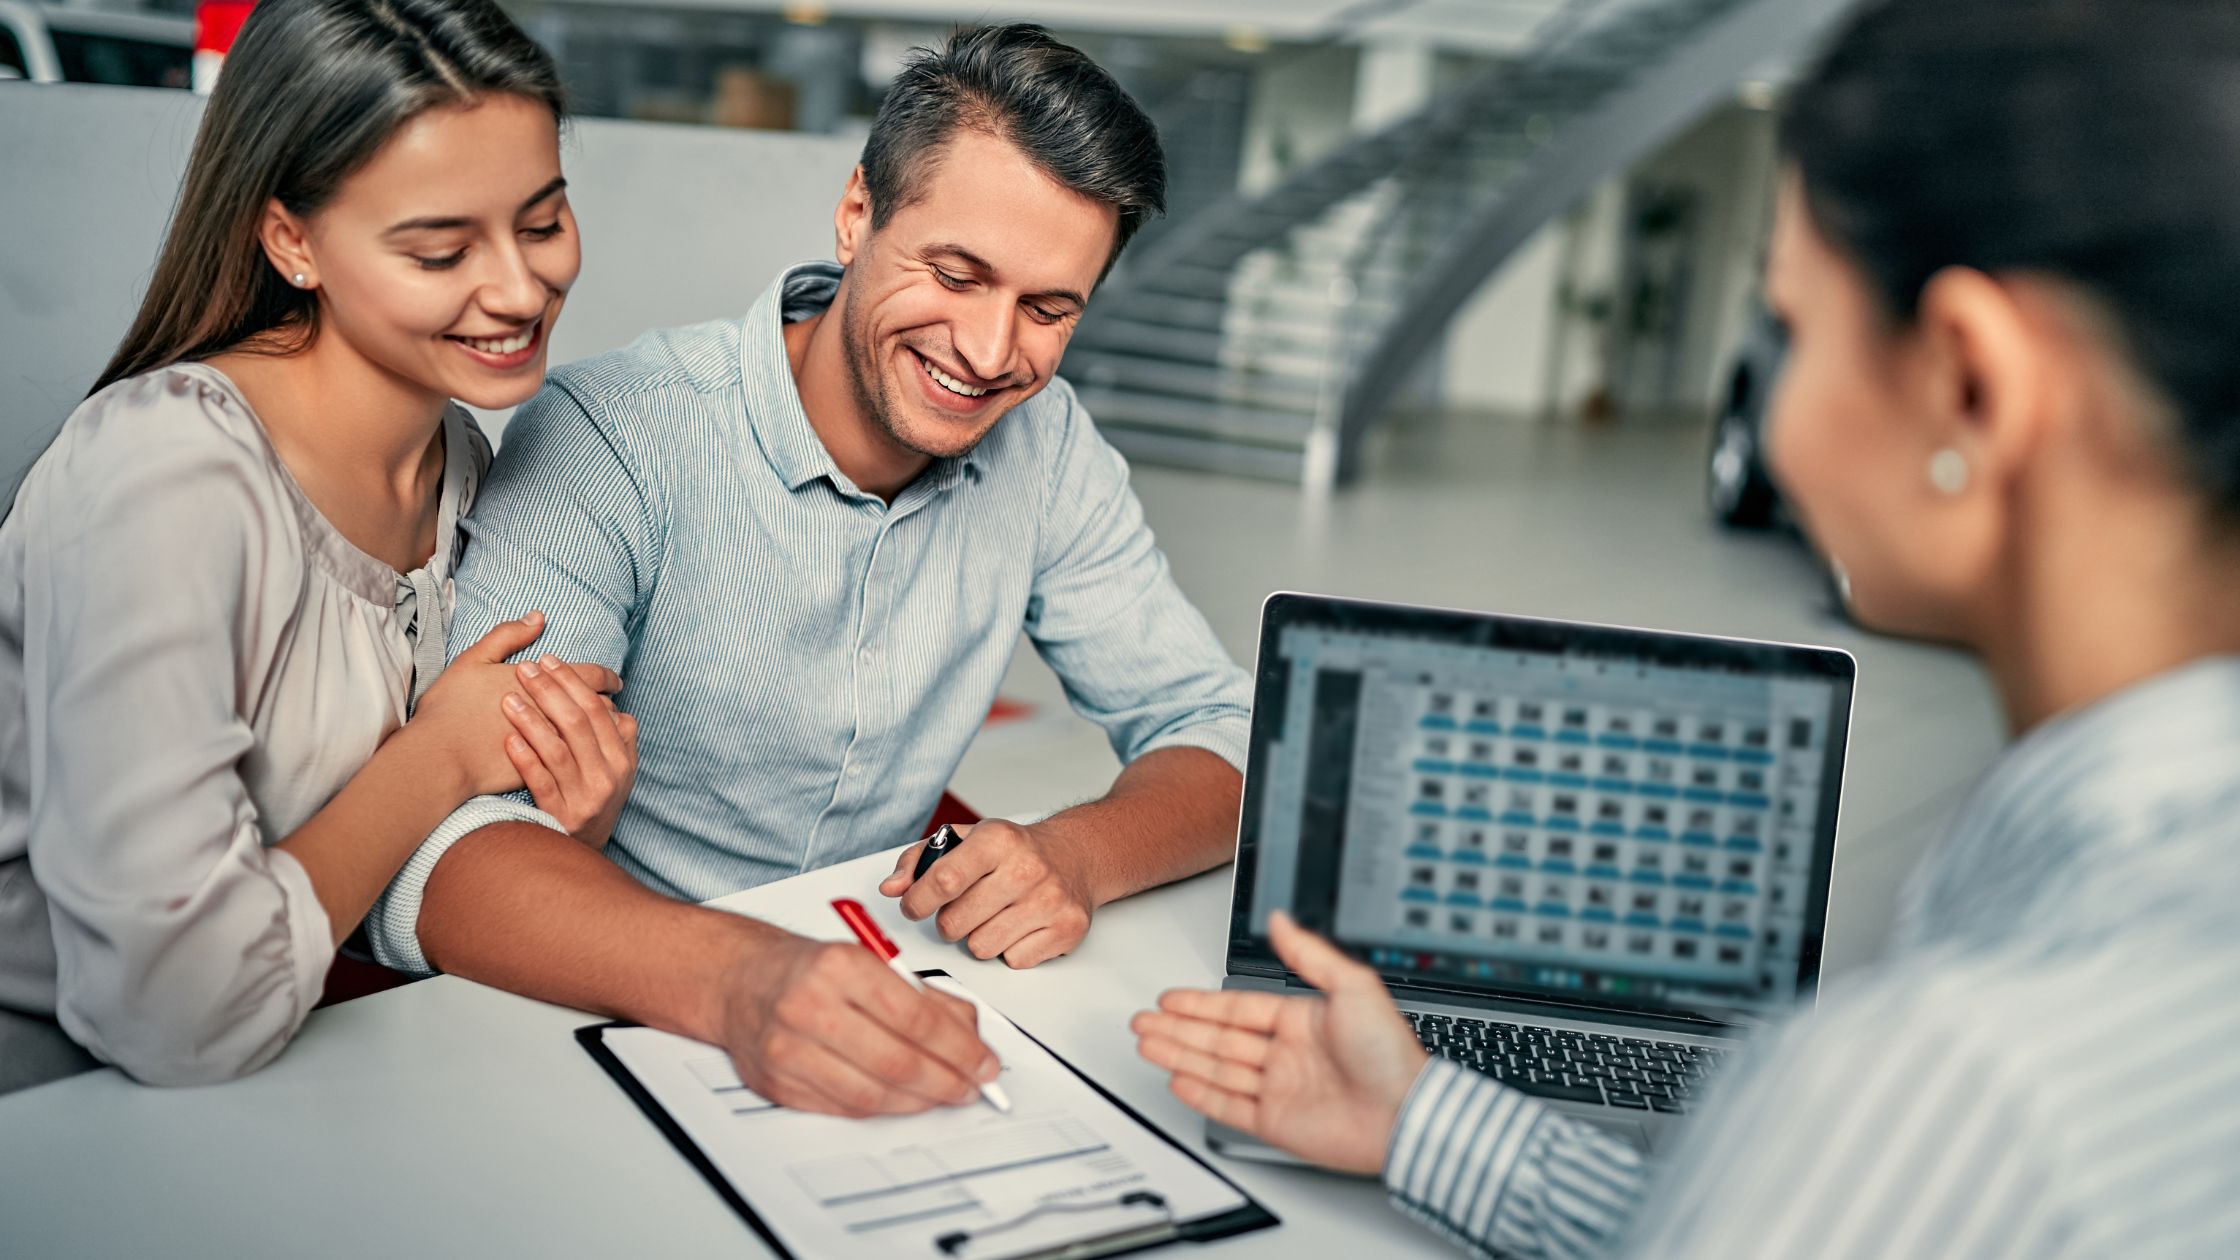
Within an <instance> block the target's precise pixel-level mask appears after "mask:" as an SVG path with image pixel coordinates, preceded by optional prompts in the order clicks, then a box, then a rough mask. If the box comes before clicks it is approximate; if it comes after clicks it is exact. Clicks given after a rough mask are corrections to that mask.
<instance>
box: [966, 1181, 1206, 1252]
mask: <svg viewBox="0 0 2240 1260" xmlns="http://www.w3.org/2000/svg"><path fill="white" fill-rule="evenodd" d="M1128 1207H1147V1208H1151V1209H1154V1210H1155V1211H1157V1212H1158V1213H1159V1219H1158V1220H1156V1221H1148V1222H1145V1223H1144V1224H1141V1225H1124V1226H1122V1227H1120V1228H1119V1229H1116V1230H1114V1231H1112V1232H1111V1233H1109V1234H1100V1235H1098V1236H1097V1237H1095V1238H1076V1239H1073V1240H1071V1241H1069V1242H1062V1243H1054V1244H1052V1245H1051V1246H1049V1247H1046V1248H1043V1249H1042V1250H1040V1251H1030V1252H1024V1253H1021V1254H1019V1255H1017V1256H1012V1257H1009V1258H1008V1260H1081V1258H1083V1257H1088V1256H1103V1255H1111V1254H1113V1253H1115V1252H1121V1251H1133V1250H1135V1249H1136V1248H1138V1247H1145V1246H1150V1245H1152V1244H1154V1243H1162V1242H1167V1241H1169V1240H1171V1239H1173V1238H1175V1237H1177V1236H1178V1234H1179V1231H1178V1229H1177V1228H1176V1226H1175V1220H1174V1209H1173V1208H1172V1207H1170V1206H1169V1205H1168V1204H1167V1200H1166V1196H1164V1195H1161V1194H1157V1193H1155V1192H1153V1191H1150V1190H1130V1191H1128V1192H1127V1193H1125V1194H1123V1195H1121V1196H1119V1197H1118V1198H1114V1199H1101V1200H1098V1201H1096V1202H1093V1203H1039V1204H1036V1205H1035V1206H1034V1207H1033V1208H1032V1209H1030V1210H1029V1211H1027V1212H1025V1213H1023V1214H1021V1215H1019V1216H1015V1217H1013V1218H1012V1219H1010V1220H1008V1221H1005V1222H1003V1223H1002V1224H1000V1225H990V1226H987V1227H985V1228H982V1229H978V1230H970V1229H958V1230H951V1231H950V1232H949V1233H946V1234H943V1235H941V1236H940V1237H938V1238H936V1239H934V1240H933V1245H934V1246H935V1247H937V1248H939V1249H940V1251H941V1254H942V1255H944V1256H954V1255H956V1254H957V1253H958V1252H960V1251H962V1250H964V1249H965V1248H966V1247H969V1246H971V1245H972V1244H973V1243H976V1242H986V1241H987V1240H988V1239H990V1238H992V1237H994V1236H995V1235H997V1234H1002V1233H1007V1232H1009V1231H1011V1230H1014V1229H1017V1228H1019V1227H1020V1226H1021V1225H1024V1224H1026V1223H1027V1222H1029V1221H1035V1220H1040V1219H1042V1218H1043V1217H1045V1216H1054V1215H1057V1214H1059V1213H1064V1212H1104V1211H1109V1210H1111V1209H1113V1208H1128Z"/></svg>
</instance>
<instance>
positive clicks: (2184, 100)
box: [1135, 0, 2240, 1257]
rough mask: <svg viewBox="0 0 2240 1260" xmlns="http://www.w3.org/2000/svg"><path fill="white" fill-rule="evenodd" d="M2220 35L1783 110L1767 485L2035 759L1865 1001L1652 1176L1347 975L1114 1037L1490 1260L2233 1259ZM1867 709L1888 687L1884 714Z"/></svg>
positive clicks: (2030, 42) (2236, 321)
mask: <svg viewBox="0 0 2240 1260" xmlns="http://www.w3.org/2000/svg"><path fill="white" fill-rule="evenodd" d="M2236 83H2240V10H2236V9H2235V8H2234V6H2233V5H2231V4H2230V3H2229V0H1894V2H1892V3H1879V4H1875V5H1873V6H1872V7H1871V8H1869V9H1868V10H1867V11H1866V12H1865V14H1864V15H1863V16H1862V17H1860V18H1859V19H1858V21H1857V22H1856V24H1855V25H1854V26H1852V27H1851V28H1850V30H1849V31H1848V33H1847V34H1846V35H1845V36H1844V37H1843V38H1842V40H1841V41H1840V42H1839V43H1838V45H1837V46H1836V47H1835V49H1834V51H1833V52H1832V53H1831V55H1830V56H1829V58H1828V60H1827V61H1826V63H1825V64H1824V65H1823V66H1822V67H1821V68H1820V69H1819V71H1818V72H1817V74H1815V75H1814V76H1813V77H1812V78H1811V79H1810V80H1809V81H1808V82H1807V83H1805V84H1804V85H1803V86H1802V87H1801V88H1800V90H1799V91H1798V93H1797V95H1796V97H1795V99H1794V101H1793V103H1792V105H1791V109H1790V113H1789V116H1788V119H1787V123H1786V128H1785V147H1786V150H1787V153H1788V157H1789V173H1788V179H1787V185H1786V187H1785V188H1784V189H1783V192H1782V196H1781V204H1780V207H1779V214H1778V225H1777V229H1776V239H1775V243H1774V251H1773V261H1772V265H1771V274H1770V278H1769V284H1768V288H1769V293H1770V297H1771V300H1772V302H1773V305H1774V307H1775V308H1776V311H1777V313H1779V314H1780V315H1781V316H1782V317H1783V318H1784V319H1785V320H1786V322H1787V323H1788V325H1789V327H1790V330H1791V333H1792V342H1791V350H1790V357H1789V360H1788V365H1787V369H1786V373H1785V376H1784V379H1783V381H1782V383H1781V385H1780V387H1779V394H1778V397H1777V399H1776V402H1775V417H1774V422H1773V429H1772V444H1773V445H1772V455H1773V458H1774V461H1775V464H1776V467H1777V469H1778V472H1779V475H1780V477H1781V479H1782V480H1783V482H1784V483H1785V485H1786V487H1787V489H1788V490H1789V492H1790V494H1791V496H1792V499H1793V501H1794V502H1795V503H1796V504H1797V505H1798V506H1799V509H1800V511H1801V513H1802V515H1803V518H1804V520H1805V522H1806V524H1807V526H1808V528H1809V529H1810V531H1811V533H1812V534H1813V536H1814V538H1815V540H1816V541H1817V542H1818V543H1819V545H1820V546H1821V547H1822V548H1824V549H1825V551H1826V552H1827V554H1828V555H1829V556H1830V557H1831V558H1832V559H1833V560H1834V561H1835V562H1836V563H1838V564H1839V565H1840V566H1841V567H1842V571H1843V572H1845V573H1846V574H1847V575H1848V577H1849V581H1850V590H1851V599H1852V602H1853V605H1854V607H1855V610H1856V612H1857V614H1858V616H1859V619H1860V620H1861V621H1863V622H1865V623H1867V624H1870V625H1875V626H1880V627H1884V628H1887V629H1890V630H1894V631H1898V632H1901V633H1905V634H1909V635H1916V636H1921V637H1926V638H1934V639H1939V640H1946V641H1951V642H1956V643H1959V644H1962V645H1964V646H1966V647H1967V648H1969V649H1971V650H1973V651H1974V652H1975V653H1976V654H1977V655H1979V656H1980V657H1981V658H1982V659H1983V662H1984V664H1985V665H1986V667H1987V668H1988V670H1989V672H1990V675H1991V678H1992V680H1993V682H1994V683H1995V684H1996V686H1997V689H1998V692H1999V694H2000V697H2001V699H2002V700H2003V702H2004V705H2005V709H2006V712H2007V715H2008V718H2009V721H2010V723H2011V726H2012V729H2013V731H2014V732H2015V734H2016V736H2017V739H2016V742H2015V743H2014V745H2013V746H2012V747H2011V748H2010V749H2009V750H2008V751H2007V753H2006V754H2005V755H2004V756H2003V757H2002V759H2001V760H2000V761H1999V762H1998V763H1997V764H1996V765H1995V766H1994V767H1993V768H1992V770H1991V771H1990V772H1989V774H1988V776H1987V777H1986V779H1985V780H1984V781H1983V783H1982V784H1981V785H1980V786H1979V787H1978V789H1977V791H1976V794H1975V796H1974V798H1973V800H1972V801H1971V802H1970V803H1969V805H1968V806H1967V807H1966V809H1965V810H1964V811H1963V812H1962V814H1961V817H1960V818H1959V819H1958V821H1957V823H1956V826H1955V828H1954V830H1953V832H1952V834H1951V835H1950V836H1948V837H1947V838H1946V840H1945V842H1944V844H1943V846H1942V847H1941V848H1940V849H1939V850H1938V851H1937V853H1936V854H1935V855H1934V856H1933V857H1932V858H1931V859H1930V860H1929V861H1928V863H1927V864H1926V865H1925V867H1924V868H1923V869H1922V870H1921V871H1920V872H1919V873H1918V875H1917V876H1916V882H1915V884H1914V885H1913V887H1912V889H1911V891H1910V893H1909V897H1908V902H1907V906H1906V910H1905V914H1904V916H1903V920H1902V924H1901V931H1900V933H1899V943H1898V945H1897V946H1896V947H1895V949H1894V950H1893V952H1892V955H1891V956H1890V957H1889V958H1888V959H1887V960H1885V962H1884V963H1883V965H1882V966H1881V967H1880V969H1879V970H1878V971H1876V972H1874V973H1872V974H1870V975H1868V976H1865V977H1861V978H1858V979H1856V980H1854V981H1853V982H1852V983H1851V984H1850V985H1849V986H1848V987H1847V988H1845V989H1844V990H1843V992H1842V993H1841V995H1840V996H1839V997H1835V998H1831V999H1829V1000H1827V1001H1824V1002H1823V1003H1822V1004H1821V1006H1820V1007H1819V1009H1818V1011H1817V1012H1815V1013H1814V1014H1812V1015H1810V1016H1809V1017H1805V1018H1801V1019H1799V1020H1797V1021H1796V1022H1794V1023H1793V1024H1791V1025H1790V1026H1789V1027H1787V1028H1786V1029H1784V1030H1782V1031H1780V1032H1778V1033H1775V1034H1772V1035H1770V1036H1768V1037H1767V1038H1765V1039H1762V1040H1760V1041H1759V1042H1757V1043H1756V1044H1755V1046H1754V1047H1753V1048H1752V1050H1751V1051H1750V1052H1749V1053H1748V1054H1746V1055H1744V1056H1742V1060H1743V1061H1742V1062H1739V1063H1737V1064H1734V1065H1731V1066H1730V1068H1729V1069H1728V1072H1727V1075H1728V1078H1729V1079H1727V1080H1726V1081H1724V1082H1723V1083H1722V1084H1721V1085H1720V1086H1719V1087H1718V1089H1717V1091H1716V1092H1715V1094H1714V1096H1712V1097H1711V1098H1709V1099H1708V1100H1707V1101H1706V1105H1705V1107H1704V1109H1703V1111H1702V1114H1701V1117H1700V1118H1699V1119H1698V1120H1697V1121H1696V1122H1695V1124H1696V1127H1695V1129H1694V1130H1693V1131H1692V1132H1691V1133H1689V1134H1688V1135H1687V1139H1686V1143H1685V1144H1684V1145H1683V1146H1682V1148H1681V1149H1680V1150H1678V1151H1676V1152H1675V1153H1674V1155H1673V1158H1672V1161H1671V1166H1670V1169H1669V1175H1666V1176H1662V1177H1652V1170H1651V1169H1649V1168H1648V1167H1647V1166H1646V1165H1645V1163H1644V1161H1643V1160H1642V1159H1641V1158H1640V1157H1638V1156H1636V1155H1635V1154H1634V1152H1633V1151H1632V1150H1631V1149H1630V1148H1627V1147H1624V1146H1621V1145H1619V1144H1617V1143H1616V1142H1615V1141H1614V1140H1612V1139H1609V1138H1607V1137H1604V1136H1601V1133H1600V1131H1599V1130H1597V1129H1594V1128H1592V1127H1590V1126H1587V1125H1585V1124H1582V1123H1580V1122H1578V1121H1574V1120H1571V1119H1567V1118H1565V1117H1563V1116H1561V1115H1559V1114H1557V1113H1555V1112H1553V1111H1550V1110H1548V1109H1547V1108H1546V1107H1544V1106H1543V1105H1542V1104H1540V1103H1539V1102H1537V1101H1535V1100H1533V1099H1530V1098H1528V1097H1526V1096H1525V1095H1523V1094H1521V1093H1518V1092H1516V1091H1513V1090H1511V1089H1509V1088H1508V1087H1507V1086H1504V1085H1500V1084H1497V1083H1495V1082H1493V1081H1491V1080H1489V1079H1486V1078H1483V1077H1479V1076H1475V1075H1473V1074H1471V1073H1468V1072H1465V1071H1463V1070H1461V1069H1459V1068H1457V1067H1455V1066H1454V1065H1452V1064H1449V1063H1445V1062H1442V1061H1427V1059H1426V1056H1425V1053H1424V1051H1423V1050H1422V1048H1421V1047H1419V1046H1418V1045H1417V1042H1416V1039H1415V1037H1414V1036H1413V1035H1412V1033H1411V1032H1410V1030H1409V1027H1408V1025H1407V1023H1406V1022H1405V1021H1404V1020H1402V1019H1401V1018H1400V1016H1399V1014H1398V1012H1396V1011H1395V1010H1394V1008H1393V1006H1392V1003H1391V1001H1390V1000H1389V998H1388V997H1387V996H1386V994H1385V991H1384V987H1383V985H1382V984H1381V983H1379V981H1378V979H1377V977H1376V975H1375V973H1374V972H1373V971H1371V970H1370V969H1369V968H1367V967H1364V966H1362V965H1360V964H1359V963H1358V962H1355V961H1354V960H1352V959H1350V958H1348V957H1347V956H1345V955H1344V954H1341V953H1340V952H1339V951H1338V950H1336V949H1335V948H1333V947H1332V946H1330V945H1329V944H1327V943H1325V942H1324V941H1322V940H1320V939H1319V938H1316V937H1314V936H1312V935H1310V934H1308V933H1307V932H1305V931H1303V930H1302V929H1300V928H1299V927H1297V926H1296V925H1294V924H1291V923H1289V922H1287V921H1279V922H1277V923H1275V924H1274V925H1272V928H1271V932H1272V935H1273V938H1274V943H1275V945H1276V947H1277V949H1278V951H1279V952H1280V953H1281V954H1282V955H1283V956H1284V958H1285V959H1286V960H1287V961H1288V962H1289V964H1290V966H1291V967H1292V968H1293V969H1294V970H1295V971H1296V972H1297V973H1298V974H1299V975H1300V976H1302V977H1303V978H1304V979H1306V980H1307V981H1308V982H1310V983H1312V984H1314V985H1315V986H1317V987H1318V988H1320V989H1322V990H1323V992H1324V994H1325V995H1326V1000H1322V1001H1314V1000H1305V999H1299V998H1286V997H1282V996H1278V995H1272V994H1213V993H1201V992H1174V993H1169V994H1167V995H1165V996H1164V997H1163V998H1162V999H1161V1003H1160V1008H1161V1009H1160V1010H1159V1011H1156V1012H1146V1013H1144V1014H1141V1015H1139V1016H1137V1018H1136V1024H1135V1027H1136V1030H1137V1032H1138V1035H1139V1037H1140V1038H1141V1041H1140V1048H1141V1051H1142V1053H1143V1055H1144V1056H1145V1057H1146V1058H1148V1059H1150V1060H1151V1061H1152V1062H1153V1063H1155V1064H1157V1065H1159V1066H1161V1067H1163V1068H1166V1069H1168V1070H1170V1071H1171V1072H1173V1073H1174V1079H1173V1088H1174V1091H1175V1093H1176V1094H1177V1095H1178V1096H1180V1097H1181V1098H1182V1100H1183V1101H1184V1102H1186V1103H1187V1104H1189V1105H1190V1106H1192V1107H1194V1108H1196V1109H1198V1110H1199V1111H1202V1112H1204V1113H1206V1114H1207V1115H1210V1116H1214V1117H1216V1118H1218V1119H1220V1120H1222V1121H1224V1122H1226V1123H1228V1124H1231V1125H1236V1126H1238V1127H1240V1128H1243V1129H1246V1130H1249V1131H1252V1132H1254V1133H1257V1134H1259V1135H1261V1136H1262V1137H1264V1138H1265V1139H1267V1140H1268V1141H1270V1142H1272V1143H1274V1144H1275V1145H1277V1146H1280V1147H1284V1148H1286V1149H1288V1150H1290V1151H1293V1152H1295V1153H1297V1154H1299V1155H1302V1156H1304V1157H1306V1158H1308V1159H1311V1160H1314V1161H1317V1162H1320V1163H1324V1164H1329V1165H1334V1166H1336V1167H1339V1168H1344V1169H1348V1170H1351V1171H1356V1172H1361V1173H1376V1172H1379V1171H1381V1172H1382V1173H1383V1175H1384V1178H1385V1180H1386V1183H1387V1185H1388V1187H1389V1188H1390V1189H1391V1191H1392V1193H1393V1195H1394V1197H1395V1198H1396V1199H1397V1200H1398V1201H1399V1202H1400V1203H1401V1204H1402V1205H1403V1206H1404V1207H1405V1208H1407V1209H1408V1210H1409V1211H1411V1212H1413V1213H1415V1214H1416V1215H1418V1216H1420V1217H1421V1218H1423V1219H1424V1220H1426V1221H1428V1222H1430V1223H1432V1224H1433V1225H1434V1226H1435V1227H1436V1228H1438V1229H1440V1230H1441V1231H1442V1232H1444V1233H1445V1234H1447V1235H1448V1236H1449V1237H1451V1238H1453V1239H1455V1240H1457V1241H1459V1242H1462V1243H1464V1244H1466V1245H1468V1246H1470V1247H1473V1248H1476V1249H1480V1250H1483V1251H1487V1252H1499V1253H1501V1254H1515V1255H1571V1254H1587V1253H1594V1254H1603V1253H1607V1252H1609V1251H1613V1250H1616V1251H1621V1252H1623V1253H1624V1254H1638V1255H1654V1256H1660V1257H1688V1256H1704V1257H1710V1256H1718V1257H1737V1256H1779V1257H1792V1256H1838V1255H1841V1256H1855V1255H1890V1256H1906V1257H1918V1256H1949V1255H1970V1256H1974V1255H1986V1256H1988V1255H2000V1256H2009V1255H2011V1256H2116V1255H2122V1256H2179V1255H2185V1256H2220V1257H2221V1256H2232V1255H2240V1210H2236V1208H2235V1204H2236V1203H2240V1054H2236V1053H2235V1052H2234V1049H2233V1047H2234V1046H2235V1044H2236V1043H2240V913H2235V911H2234V907H2235V905H2240V860H2236V858H2240V854H2236V851H2235V847H2234V840H2235V829H2234V822H2233V819H2234V818H2235V817H2240V656H2236V655H2235V653H2236V652H2240V581H2236V580H2235V574H2240V301H2236V300H2235V294H2240V175H2236V174H2235V172H2240V91H2236V89H2235V87H2234V85H2235V84H2236ZM1868 681H1869V683H1871V680H1868Z"/></svg>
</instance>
